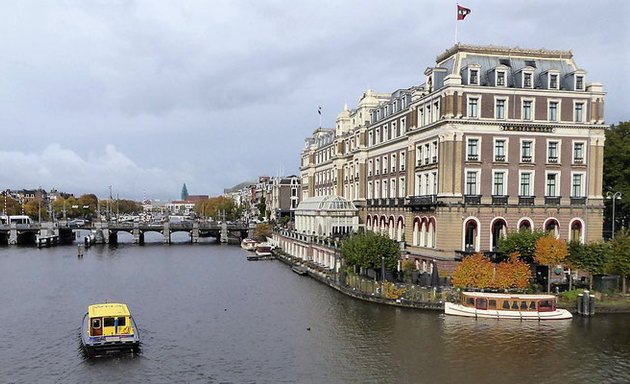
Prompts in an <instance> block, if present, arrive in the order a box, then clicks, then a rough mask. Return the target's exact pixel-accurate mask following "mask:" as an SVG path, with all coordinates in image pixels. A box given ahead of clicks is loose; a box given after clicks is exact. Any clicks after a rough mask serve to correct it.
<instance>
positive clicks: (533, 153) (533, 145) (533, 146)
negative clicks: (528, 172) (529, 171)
mask: <svg viewBox="0 0 630 384" xmlns="http://www.w3.org/2000/svg"><path fill="white" fill-rule="evenodd" d="M524 142H530V143H531V147H530V152H531V156H530V157H531V160H530V161H524V160H523V143H524ZM519 157H520V161H521V163H527V164H532V163H535V162H536V161H535V159H536V139H530V138H522V139H521V140H520V146H519Z"/></svg>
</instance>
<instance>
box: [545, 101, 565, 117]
mask: <svg viewBox="0 0 630 384" xmlns="http://www.w3.org/2000/svg"><path fill="white" fill-rule="evenodd" d="M552 104H555V105H556V116H555V119H552V118H551V117H552V116H551V105H552ZM560 116H562V115H561V114H560V100H557V99H549V100H547V120H548V121H551V122H554V123H556V122H560Z"/></svg>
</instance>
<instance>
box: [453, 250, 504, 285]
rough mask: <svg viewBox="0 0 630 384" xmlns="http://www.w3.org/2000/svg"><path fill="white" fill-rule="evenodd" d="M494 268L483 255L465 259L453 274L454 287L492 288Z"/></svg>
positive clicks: (476, 254) (477, 254) (479, 254)
mask: <svg viewBox="0 0 630 384" xmlns="http://www.w3.org/2000/svg"><path fill="white" fill-rule="evenodd" d="M493 276H494V266H493V265H492V262H491V261H490V260H488V259H487V258H486V257H485V256H484V255H483V254H481V253H475V254H474V255H472V256H468V257H465V258H464V259H463V260H462V261H461V263H459V265H458V266H457V269H455V272H453V285H454V286H456V287H461V288H465V287H476V288H489V287H491V286H492V280H493Z"/></svg>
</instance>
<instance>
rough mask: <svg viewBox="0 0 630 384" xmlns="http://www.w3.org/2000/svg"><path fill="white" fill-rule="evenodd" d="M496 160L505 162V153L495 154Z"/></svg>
mask: <svg viewBox="0 0 630 384" xmlns="http://www.w3.org/2000/svg"><path fill="white" fill-rule="evenodd" d="M494 161H496V162H499V163H503V162H505V155H494Z"/></svg>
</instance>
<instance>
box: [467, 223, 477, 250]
mask: <svg viewBox="0 0 630 384" xmlns="http://www.w3.org/2000/svg"><path fill="white" fill-rule="evenodd" d="M478 234H479V229H478V227H477V222H476V221H475V220H468V221H467V222H466V225H465V227H464V251H465V252H475V251H477V249H478V242H477V236H478Z"/></svg>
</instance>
